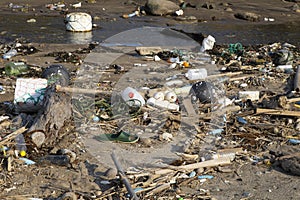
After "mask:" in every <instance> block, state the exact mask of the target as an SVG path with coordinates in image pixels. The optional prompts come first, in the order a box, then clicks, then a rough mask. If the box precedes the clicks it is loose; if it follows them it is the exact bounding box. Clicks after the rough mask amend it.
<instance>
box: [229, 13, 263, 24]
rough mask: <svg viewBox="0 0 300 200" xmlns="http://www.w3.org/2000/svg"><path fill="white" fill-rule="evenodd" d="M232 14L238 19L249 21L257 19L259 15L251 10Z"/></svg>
mask: <svg viewBox="0 0 300 200" xmlns="http://www.w3.org/2000/svg"><path fill="white" fill-rule="evenodd" d="M234 16H235V17H236V18H238V19H243V20H247V21H251V22H256V21H259V18H260V17H259V15H257V14H255V13H251V12H244V13H236V14H234Z"/></svg>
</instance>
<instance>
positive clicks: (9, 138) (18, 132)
mask: <svg viewBox="0 0 300 200" xmlns="http://www.w3.org/2000/svg"><path fill="white" fill-rule="evenodd" d="M26 130H27V128H25V126H23V127H21V128H19V129H18V130H16V131H14V132H13V133H11V134H9V135H7V136H5V137H4V138H3V140H1V141H0V146H1V145H3V144H4V143H6V142H7V141H9V140H11V139H13V138H14V137H16V136H17V135H19V134H21V133H24V132H25V131H26Z"/></svg>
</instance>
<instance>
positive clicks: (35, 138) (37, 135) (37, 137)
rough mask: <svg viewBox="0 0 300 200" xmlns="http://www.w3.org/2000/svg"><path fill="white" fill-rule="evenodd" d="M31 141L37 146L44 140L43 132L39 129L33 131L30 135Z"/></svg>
mask: <svg viewBox="0 0 300 200" xmlns="http://www.w3.org/2000/svg"><path fill="white" fill-rule="evenodd" d="M30 137H31V141H32V142H33V143H34V144H35V145H36V146H37V147H38V148H39V147H41V146H42V144H43V143H44V141H45V138H46V136H45V134H44V133H43V132H41V131H37V132H34V133H33V134H32V135H31V136H30Z"/></svg>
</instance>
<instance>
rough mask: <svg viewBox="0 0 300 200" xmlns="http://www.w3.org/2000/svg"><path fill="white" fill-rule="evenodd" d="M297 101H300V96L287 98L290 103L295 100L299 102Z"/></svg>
mask: <svg viewBox="0 0 300 200" xmlns="http://www.w3.org/2000/svg"><path fill="white" fill-rule="evenodd" d="M297 101H300V97H297V98H292V99H287V102H288V103H294V102H297Z"/></svg>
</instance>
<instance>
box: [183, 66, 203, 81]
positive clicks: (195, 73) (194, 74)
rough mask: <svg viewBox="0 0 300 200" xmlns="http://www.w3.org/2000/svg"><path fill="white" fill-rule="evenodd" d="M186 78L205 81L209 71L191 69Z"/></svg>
mask: <svg viewBox="0 0 300 200" xmlns="http://www.w3.org/2000/svg"><path fill="white" fill-rule="evenodd" d="M185 77H186V78H187V79H189V80H199V79H205V78H206V77H207V70H206V69H205V68H199V69H189V70H188V72H187V73H186V74H185Z"/></svg>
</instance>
